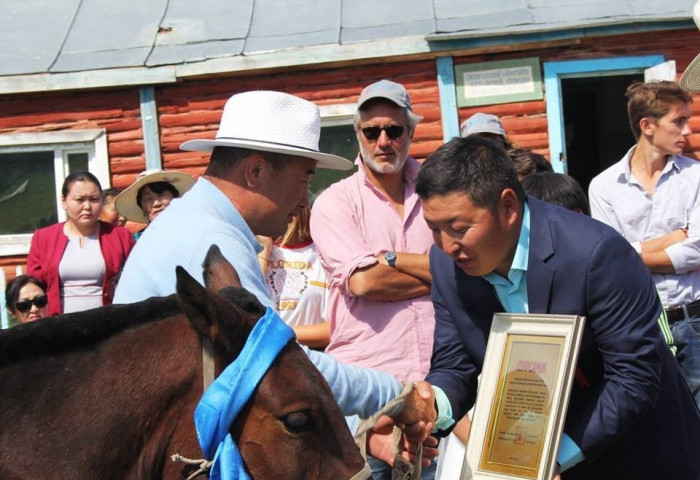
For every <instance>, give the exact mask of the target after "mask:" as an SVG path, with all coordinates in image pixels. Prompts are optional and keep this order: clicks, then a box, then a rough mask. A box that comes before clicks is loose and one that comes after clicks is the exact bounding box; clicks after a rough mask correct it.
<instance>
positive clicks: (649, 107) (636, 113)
mask: <svg viewBox="0 0 700 480" xmlns="http://www.w3.org/2000/svg"><path fill="white" fill-rule="evenodd" d="M625 95H626V96H627V117H628V118H629V121H630V128H631V129H632V133H633V134H634V138H635V139H636V140H639V137H641V136H642V129H641V127H640V126H639V122H640V121H641V120H642V118H645V117H651V118H656V119H658V118H661V117H663V116H664V115H666V114H667V113H668V112H670V111H671V108H672V107H673V105H675V104H676V103H683V104H686V105H687V104H689V103H692V102H693V96H692V95H691V94H690V93H688V92H687V91H685V90H683V89H682V88H681V87H680V85H678V84H677V83H676V82H670V81H668V80H664V81H660V82H649V83H642V82H634V83H632V85H630V86H629V87H628V88H627V92H626V93H625Z"/></svg>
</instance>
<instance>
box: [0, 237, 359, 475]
mask: <svg viewBox="0 0 700 480" xmlns="http://www.w3.org/2000/svg"><path fill="white" fill-rule="evenodd" d="M217 252H218V249H214V248H213V249H212V250H210V253H209V255H207V260H206V262H205V280H206V282H205V283H206V284H207V286H208V288H206V289H205V288H204V287H202V286H200V285H199V284H198V283H197V282H196V281H195V280H194V279H192V277H190V276H189V275H188V274H187V273H186V272H185V271H184V270H183V269H180V268H178V271H177V295H172V296H170V297H165V298H151V299H149V300H146V301H143V302H140V303H135V304H131V305H112V306H108V307H103V308H99V309H95V310H90V311H87V312H82V313H75V314H68V315H62V316H57V317H52V318H48V319H45V320H42V321H39V322H33V323H29V324H25V325H21V326H18V327H15V328H13V329H11V330H8V331H5V332H2V334H0V478H1V479H3V480H15V479H32V480H41V479H59V478H60V479H64V478H65V479H68V478H70V479H101V480H109V479H115V480H116V479H161V478H168V479H184V478H185V477H187V476H188V475H189V474H190V473H191V472H192V471H193V470H195V469H196V467H192V466H188V465H183V464H181V463H173V462H172V461H171V460H170V456H171V454H173V453H180V454H182V455H183V456H185V457H190V458H200V457H201V456H202V454H201V450H200V447H199V445H198V443H197V439H196V435H195V430H194V424H193V412H194V409H195V407H196V405H197V402H198V401H199V398H200V397H201V395H202V381H203V379H202V346H201V344H202V340H203V339H208V340H209V341H210V342H211V343H212V344H213V351H214V362H215V371H216V373H217V375H218V373H220V372H221V371H222V370H223V368H225V367H226V366H227V365H228V364H229V363H231V362H232V361H233V360H234V359H235V358H236V357H237V355H238V353H239V352H240V350H241V348H242V347H243V345H244V344H245V341H246V339H247V337H248V334H249V333H250V331H251V329H252V325H254V324H255V322H256V320H257V318H259V317H260V314H261V313H262V311H261V307H260V304H259V303H258V302H257V299H256V298H255V297H253V296H252V295H250V294H249V293H248V292H247V291H245V290H244V289H241V288H240V283H239V282H238V279H237V276H236V275H235V271H234V270H233V268H232V267H231V266H230V265H229V264H228V263H227V262H225V260H223V257H221V255H220V254H217ZM220 290H221V294H220V293H219V291H220ZM230 431H231V433H232V436H233V438H234V440H235V442H236V443H237V445H238V449H239V450H240V452H241V456H242V457H243V459H244V462H245V466H246V468H247V470H248V472H249V474H250V477H251V478H252V479H270V480H281V479H300V480H301V479H349V478H351V477H352V476H353V475H355V474H356V473H357V472H358V471H360V470H361V469H362V468H363V466H364V460H363V459H362V456H361V455H360V453H359V451H358V449H357V447H356V446H355V444H354V443H353V440H352V437H351V435H350V432H349V431H348V429H347V427H346V425H345V422H344V420H343V416H342V414H341V412H340V409H339V408H338V406H337V405H336V403H335V402H334V400H333V397H332V394H331V391H330V389H329V387H328V385H327V384H326V382H325V380H324V379H323V378H322V377H321V375H320V374H319V373H318V371H317V370H316V369H315V367H313V365H312V364H311V362H310V361H309V360H308V358H307V357H306V355H305V354H304V353H303V351H302V350H301V349H300V348H299V346H298V345H297V344H296V343H295V342H293V341H292V342H290V343H289V344H288V345H287V346H286V347H284V348H283V350H282V351H281V352H280V354H279V356H278V357H277V359H276V361H275V362H274V363H273V365H272V367H271V368H270V369H269V370H268V372H267V374H266V375H265V377H264V378H263V380H262V381H261V383H260V384H259V385H258V387H257V390H256V391H255V393H254V394H253V397H252V398H251V399H250V401H249V402H248V404H247V405H246V407H245V408H244V410H243V411H242V412H241V414H240V415H239V416H238V417H237V419H236V421H235V423H234V424H233V426H232V428H231V430H230ZM202 478H203V477H202Z"/></svg>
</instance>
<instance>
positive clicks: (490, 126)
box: [461, 113, 506, 137]
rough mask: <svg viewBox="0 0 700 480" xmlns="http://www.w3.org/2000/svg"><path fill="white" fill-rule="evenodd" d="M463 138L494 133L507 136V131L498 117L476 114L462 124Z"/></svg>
mask: <svg viewBox="0 0 700 480" xmlns="http://www.w3.org/2000/svg"><path fill="white" fill-rule="evenodd" d="M461 130H462V136H463V137H468V136H469V135H474V134H475V133H493V134H494V135H500V136H502V137H505V136H506V130H505V128H503V124H502V123H501V121H500V120H499V119H498V117H497V116H496V115H491V114H490V113H475V114H474V115H472V116H471V117H469V118H467V119H466V120H465V121H464V123H462V129H461Z"/></svg>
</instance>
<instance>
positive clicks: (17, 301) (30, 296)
mask: <svg viewBox="0 0 700 480" xmlns="http://www.w3.org/2000/svg"><path fill="white" fill-rule="evenodd" d="M5 301H6V302H7V310H8V312H10V316H11V317H12V318H13V319H14V320H15V321H17V322H19V323H29V322H33V321H34V320H39V319H42V318H44V317H46V315H47V312H48V308H47V305H48V299H47V298H46V284H44V282H42V281H41V280H39V279H38V278H36V277H32V276H31V275H20V276H18V277H15V278H14V279H13V280H12V281H10V282H9V283H8V284H7V287H6V288H5Z"/></svg>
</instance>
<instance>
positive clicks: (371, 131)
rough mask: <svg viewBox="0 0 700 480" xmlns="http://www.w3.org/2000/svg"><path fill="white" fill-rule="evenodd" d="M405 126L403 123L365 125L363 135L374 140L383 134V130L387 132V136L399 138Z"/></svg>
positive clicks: (392, 138) (394, 138)
mask: <svg viewBox="0 0 700 480" xmlns="http://www.w3.org/2000/svg"><path fill="white" fill-rule="evenodd" d="M404 130H405V127H402V126H401V125H388V126H386V127H365V128H363V129H362V135H364V136H365V138H366V139H367V140H369V141H370V142H374V141H375V140H377V139H378V138H379V136H380V135H381V134H382V131H385V132H386V136H387V137H389V138H390V139H391V140H398V139H399V138H401V135H403V131H404Z"/></svg>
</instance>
